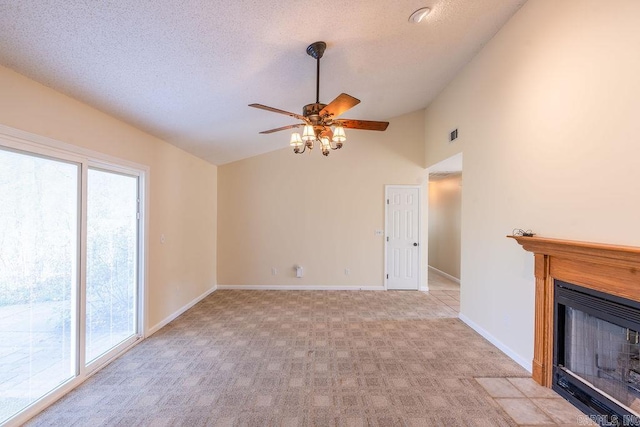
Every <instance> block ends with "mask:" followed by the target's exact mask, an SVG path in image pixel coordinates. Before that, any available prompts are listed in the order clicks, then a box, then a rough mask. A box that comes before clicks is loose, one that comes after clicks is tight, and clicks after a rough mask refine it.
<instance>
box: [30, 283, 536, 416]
mask: <svg viewBox="0 0 640 427" xmlns="http://www.w3.org/2000/svg"><path fill="white" fill-rule="evenodd" d="M455 316H456V313H455V311H454V310H452V309H451V308H450V307H448V306H447V305H445V304H443V303H442V302H441V301H439V300H438V299H437V298H435V297H433V296H431V295H428V294H425V293H422V292H399V291H390V292H374V291H370V292H365V291H231V290H222V291H217V292H215V293H213V294H212V295H210V296H209V297H207V298H206V299H205V300H203V301H202V302H200V303H199V304H197V305H196V306H195V307H193V308H192V309H191V310H189V311H188V312H187V313H185V314H184V315H182V316H181V317H180V318H178V319H176V320H175V321H174V322H172V323H171V324H169V325H168V326H166V327H165V328H163V329H162V330H160V331H158V332H157V333H156V334H155V335H153V336H152V337H151V338H149V339H147V340H145V341H143V342H142V343H140V344H139V345H137V346H136V347H134V348H133V349H132V350H130V351H129V352H128V353H127V354H125V355H123V356H122V357H120V358H119V359H117V360H116V361H114V362H113V363H111V364H110V365H109V366H107V367H106V368H104V369H103V370H101V371H100V372H98V373H97V374H96V375H94V376H93V377H92V378H90V379H89V380H88V381H86V382H85V383H84V384H83V385H82V386H80V387H79V388H77V389H76V390H74V391H72V392H71V393H69V394H68V395H67V396H65V397H64V398H62V399H61V400H60V401H59V402H58V403H56V404H55V405H53V406H51V407H50V408H49V409H47V410H45V411H44V412H43V413H41V414H40V415H38V416H37V417H36V418H34V419H32V421H31V422H30V423H29V425H34V426H100V425H105V426H154V427H155V426H217V425H224V426H413V425H419V426H447V427H449V426H515V425H516V424H515V423H514V421H513V420H512V419H511V418H510V417H509V416H508V415H507V414H506V413H505V412H504V411H503V410H502V409H501V407H500V406H499V405H498V404H496V402H495V401H494V400H493V399H492V398H491V397H490V396H489V394H488V393H487V392H486V391H485V390H484V389H483V388H482V387H481V386H480V385H479V384H478V383H477V382H476V381H475V380H474V379H473V378H474V377H506V376H509V377H518V376H521V377H527V376H529V374H528V373H527V372H526V371H525V370H524V369H522V368H521V367H520V366H519V365H517V364H516V363H515V362H513V361H512V360H511V359H509V358H507V357H506V356H505V355H504V354H502V353H501V352H500V351H499V350H498V349H496V348H495V347H494V346H492V345H491V344H489V343H488V342H487V341H486V340H484V339H483V338H482V337H480V336H479V335H478V334H477V333H475V332H474V331H473V330H472V329H470V328H469V327H467V326H466V325H464V324H463V323H462V322H461V321H460V320H458V319H457V318H455Z"/></svg>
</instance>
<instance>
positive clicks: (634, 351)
mask: <svg viewBox="0 0 640 427" xmlns="http://www.w3.org/2000/svg"><path fill="white" fill-rule="evenodd" d="M554 299H555V312H554V317H555V319H554V320H555V321H554V325H555V330H554V347H553V348H554V364H553V386H552V388H553V389H554V390H555V391H556V392H558V393H559V394H560V395H562V396H563V397H564V398H565V399H567V400H569V401H570V402H571V403H573V404H574V405H575V406H576V407H578V408H579V409H581V410H582V411H583V412H585V413H586V414H588V415H595V416H603V418H601V419H602V420H607V421H606V422H607V423H609V425H618V424H616V423H613V424H611V422H612V421H616V420H617V421H618V422H619V425H640V344H639V341H640V336H639V334H638V331H640V304H639V303H637V302H635V301H631V300H627V299H624V298H620V297H617V296H612V295H608V294H605V293H602V292H598V291H594V290H591V289H587V288H584V287H581V286H577V285H573V284H569V283H566V282H563V281H560V280H555V293H554ZM603 422H604V421H603Z"/></svg>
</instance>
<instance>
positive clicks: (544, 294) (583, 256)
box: [507, 236, 640, 387]
mask: <svg viewBox="0 0 640 427" xmlns="http://www.w3.org/2000/svg"><path fill="white" fill-rule="evenodd" d="M507 237H509V238H512V239H515V240H516V241H517V242H518V243H519V244H520V245H521V246H522V247H523V248H524V249H525V250H526V251H529V252H533V253H534V255H535V277H536V293H535V294H536V301H535V316H536V318H535V333H534V350H533V353H534V354H533V362H532V368H533V369H532V370H533V373H532V377H533V379H534V380H536V381H537V382H538V383H539V384H542V385H544V386H547V387H551V374H552V367H553V321H554V319H553V309H554V300H553V292H554V289H555V288H554V281H555V280H556V279H557V280H562V281H565V282H569V283H574V284H576V285H580V286H584V287H587V288H590V289H594V290H596V291H600V292H605V293H608V294H611V295H616V296H619V297H623V298H627V299H631V300H634V301H640V248H638V247H634V246H619V245H609V244H604V243H590V242H579V241H572V240H561V239H550V238H545V237H536V236H532V237H526V236H507Z"/></svg>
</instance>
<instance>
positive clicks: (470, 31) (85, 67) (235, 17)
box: [0, 0, 525, 164]
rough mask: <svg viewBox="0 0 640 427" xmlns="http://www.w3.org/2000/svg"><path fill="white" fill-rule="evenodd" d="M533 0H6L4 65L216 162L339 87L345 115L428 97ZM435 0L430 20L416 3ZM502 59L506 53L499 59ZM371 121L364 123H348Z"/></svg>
mask: <svg viewBox="0 0 640 427" xmlns="http://www.w3.org/2000/svg"><path fill="white" fill-rule="evenodd" d="M524 2H525V0H428V1H420V0H396V1H394V2H389V1H388V0H366V1H365V0H352V1H337V0H325V1H322V2H308V1H300V0H279V1H272V2H265V1H257V0H234V1H231V0H229V1H219V0H213V1H211V0H181V1H175V0H137V1H125V0H119V1H118V0H111V1H92V0H89V1H87V0H53V1H15V0H0V64H2V65H4V66H6V67H9V68H11V69H14V70H15V71H17V72H19V73H21V74H24V75H26V76H27V77H30V78H32V79H34V80H36V81H38V82H40V83H43V84H45V85H47V86H50V87H52V88H54V89H56V90H58V91H61V92H63V93H65V94H68V95H70V96H72V97H74V98H76V99H79V100H81V101H83V102H85V103H87V104H89V105H92V106H94V107H96V108H98V109H100V110H102V111H104V112H106V113H108V114H111V115H113V116H116V117H118V118H120V119H122V120H124V121H126V122H128V123H130V124H132V125H134V126H136V127H138V128H140V129H142V130H145V131H147V132H149V133H151V134H153V135H156V136H158V137H160V138H162V139H164V140H166V141H167V142H170V143H172V144H174V145H176V146H178V147H181V148H183V149H184V150H186V151H189V152H191V153H193V154H195V155H196V156H199V157H201V158H203V159H205V160H207V161H209V162H211V163H214V164H224V163H227V162H231V161H234V160H238V159H242V158H246V157H250V156H254V155H257V154H261V153H264V152H268V151H273V150H277V149H280V148H284V147H287V146H288V139H289V133H288V132H286V131H284V132H279V133H274V134H271V135H259V134H258V132H259V131H261V130H266V129H271V128H275V127H279V126H285V125H288V124H292V123H295V120H294V119H291V118H289V117H286V116H284V115H278V114H273V113H269V112H266V111H261V110H257V109H252V108H249V107H248V106H247V105H248V104H250V103H261V104H266V105H269V106H273V107H276V108H280V109H284V110H288V111H292V112H294V113H298V114H301V108H302V106H303V105H305V104H309V103H312V102H315V78H316V76H315V73H316V63H315V60H314V59H312V58H311V57H309V56H308V55H307V53H306V51H305V49H306V47H307V45H309V44H310V43H312V42H315V41H318V40H323V41H325V42H326V43H327V51H326V52H325V54H324V57H323V58H322V65H321V66H322V75H321V82H320V101H321V102H324V103H328V102H329V101H331V100H332V99H333V98H334V97H335V96H337V95H338V94H340V93H341V92H346V93H349V94H351V95H353V96H355V97H356V98H359V99H360V100H361V101H362V102H361V103H360V104H359V105H358V106H356V107H354V108H353V109H352V110H351V111H349V112H348V113H347V114H346V115H345V116H348V118H352V119H368V120H388V119H389V118H391V117H394V116H398V115H401V114H404V113H408V112H411V111H415V110H418V109H420V108H424V107H426V106H427V105H428V104H429V102H430V101H431V100H432V99H433V98H434V97H435V96H436V95H437V94H438V93H439V92H440V91H441V90H442V89H443V87H444V86H445V85H446V84H447V83H448V82H449V81H450V80H451V79H452V78H453V77H454V76H455V74H456V73H457V72H458V71H459V70H460V69H461V67H462V66H464V64H466V63H467V62H468V61H469V60H470V59H471V58H473V56H474V55H475V54H476V53H477V52H478V51H479V50H480V49H481V48H482V46H483V45H484V44H485V43H486V42H487V41H488V40H489V39H490V38H491V37H492V36H493V35H494V34H495V33H496V32H497V31H498V30H499V29H500V28H501V27H502V25H504V23H505V22H506V21H507V20H508V19H509V18H510V17H511V16H512V15H513V14H514V13H515V12H516V11H517V10H518V8H519V7H521V6H522V4H523V3H524ZM425 6H427V7H430V8H431V9H432V11H431V13H430V15H429V16H428V17H427V18H426V19H425V21H424V23H422V24H410V23H409V22H408V18H409V15H410V14H411V13H412V12H413V11H415V10H416V9H419V8H421V7H425ZM497 66H499V64H497ZM353 132H363V131H353Z"/></svg>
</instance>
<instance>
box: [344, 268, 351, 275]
mask: <svg viewBox="0 0 640 427" xmlns="http://www.w3.org/2000/svg"><path fill="white" fill-rule="evenodd" d="M350 274H351V269H349V268H345V269H344V275H345V276H348V275H350Z"/></svg>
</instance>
